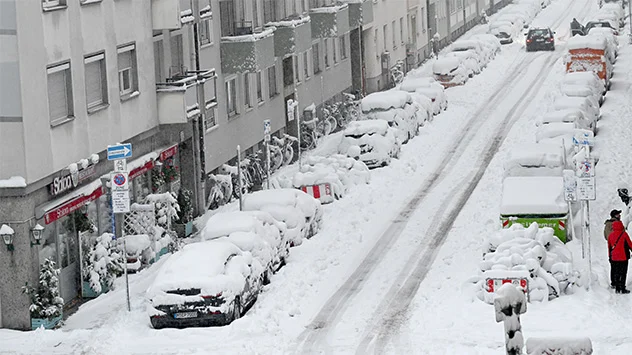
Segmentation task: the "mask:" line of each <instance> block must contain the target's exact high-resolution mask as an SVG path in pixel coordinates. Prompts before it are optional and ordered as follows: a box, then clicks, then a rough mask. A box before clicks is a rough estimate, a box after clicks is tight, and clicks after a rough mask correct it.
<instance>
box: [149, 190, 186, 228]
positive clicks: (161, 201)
mask: <svg viewBox="0 0 632 355" xmlns="http://www.w3.org/2000/svg"><path fill="white" fill-rule="evenodd" d="M145 201H146V202H145V203H148V204H153V205H154V208H155V211H156V223H157V224H158V225H159V226H161V227H163V228H167V229H168V228H169V227H170V226H171V221H172V220H174V219H175V218H176V216H177V215H178V212H179V211H180V206H179V205H178V200H177V199H176V197H175V196H174V194H173V193H171V192H165V193H162V194H151V195H147V197H146V198H145Z"/></svg>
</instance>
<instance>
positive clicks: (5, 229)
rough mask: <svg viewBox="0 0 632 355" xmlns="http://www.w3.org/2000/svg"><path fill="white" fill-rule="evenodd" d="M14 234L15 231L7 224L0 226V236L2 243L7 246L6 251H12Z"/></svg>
mask: <svg viewBox="0 0 632 355" xmlns="http://www.w3.org/2000/svg"><path fill="white" fill-rule="evenodd" d="M14 234H15V231H14V230H13V228H11V227H9V226H7V225H6V224H3V225H2V227H0V237H2V240H3V241H4V244H6V246H7V250H8V251H13V250H14V248H13V235H14Z"/></svg>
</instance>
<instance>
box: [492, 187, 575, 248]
mask: <svg viewBox="0 0 632 355" xmlns="http://www.w3.org/2000/svg"><path fill="white" fill-rule="evenodd" d="M568 216H569V210H568V204H567V203H566V201H565V200H564V181H563V178H562V176H526V177H524V176H512V177H506V178H505V179H504V180H503V187H502V198H501V205H500V221H501V224H502V227H503V228H508V227H510V226H512V225H514V224H522V225H523V226H525V227H528V226H530V225H531V223H533V222H537V223H538V225H540V226H542V227H550V228H552V229H553V231H554V234H555V236H557V237H558V238H559V239H560V240H561V241H563V242H566V241H568V240H569V239H570V236H571V233H568V230H567V228H566V226H567V225H568Z"/></svg>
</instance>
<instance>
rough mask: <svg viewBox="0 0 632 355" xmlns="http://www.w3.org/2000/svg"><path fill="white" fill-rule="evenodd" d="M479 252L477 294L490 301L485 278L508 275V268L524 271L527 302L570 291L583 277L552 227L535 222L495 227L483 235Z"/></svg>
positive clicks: (578, 284) (577, 285)
mask: <svg viewBox="0 0 632 355" xmlns="http://www.w3.org/2000/svg"><path fill="white" fill-rule="evenodd" d="M483 253H484V256H483V260H482V261H481V263H480V271H479V275H478V277H477V279H478V281H477V282H476V283H477V286H478V287H477V297H478V298H479V299H480V300H482V301H485V302H487V303H492V302H493V297H494V295H493V293H491V292H488V289H487V284H486V279H487V278H505V277H511V276H512V275H510V274H511V273H512V272H513V273H515V272H520V273H524V272H528V295H529V297H528V299H529V301H530V302H534V301H540V302H542V301H548V300H551V299H554V298H557V297H559V296H561V295H563V294H572V293H573V292H574V291H575V289H576V288H577V287H580V286H581V283H582V281H583V280H582V279H581V277H580V276H581V275H580V273H579V271H577V270H575V269H574V267H573V260H572V254H571V251H570V250H569V249H568V247H567V246H565V245H564V243H562V242H561V241H560V240H559V239H558V238H557V237H556V236H555V235H553V229H551V228H548V227H544V228H539V227H538V225H537V223H533V224H531V226H529V227H528V228H525V227H524V226H522V225H520V224H514V225H512V226H511V227H510V228H508V229H501V230H499V231H498V232H496V234H494V235H491V236H489V237H487V238H486V240H485V243H484V250H483Z"/></svg>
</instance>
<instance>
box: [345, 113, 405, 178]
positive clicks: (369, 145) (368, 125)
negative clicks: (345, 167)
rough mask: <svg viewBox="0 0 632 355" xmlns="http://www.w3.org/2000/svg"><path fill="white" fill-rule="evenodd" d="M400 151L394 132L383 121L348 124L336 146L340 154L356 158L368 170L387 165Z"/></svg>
mask: <svg viewBox="0 0 632 355" xmlns="http://www.w3.org/2000/svg"><path fill="white" fill-rule="evenodd" d="M400 150H401V145H400V144H399V143H398V141H397V137H396V130H395V129H394V128H392V127H389V125H388V122H386V121H384V120H364V121H353V122H350V123H349V125H347V128H346V129H345V130H344V131H343V138H342V141H341V142H340V145H339V146H338V152H340V154H347V155H348V156H350V157H352V158H357V159H359V160H360V161H362V162H364V164H366V166H367V167H369V168H370V169H371V168H378V167H382V166H387V165H389V164H390V163H391V158H397V157H399V152H400Z"/></svg>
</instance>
